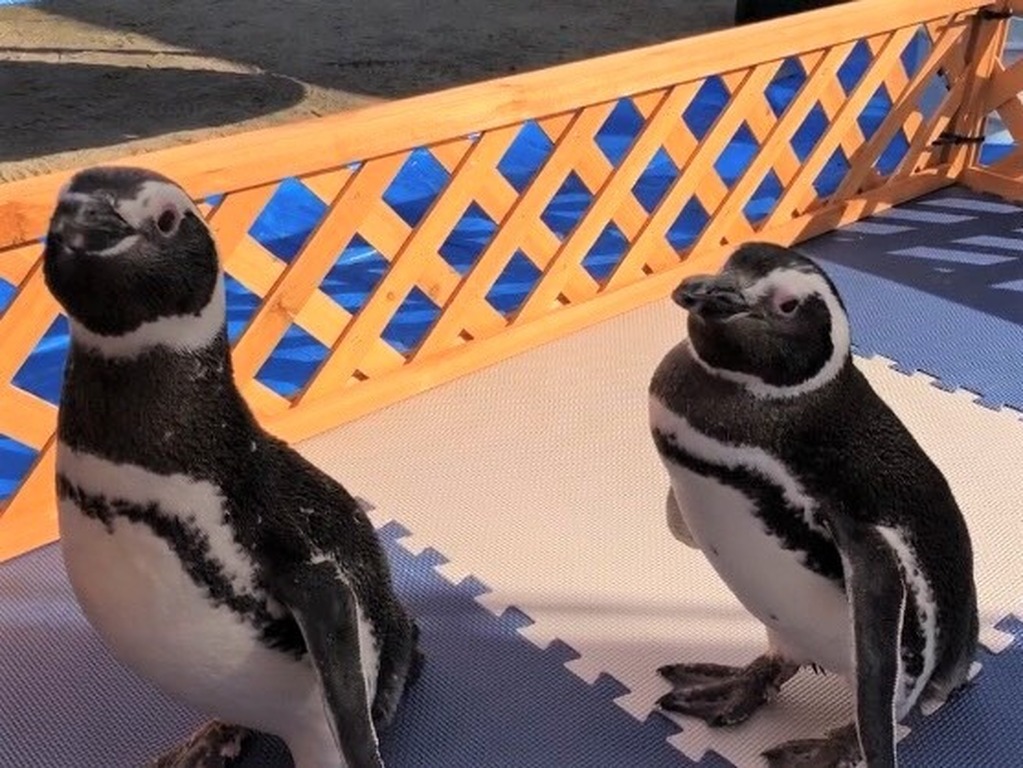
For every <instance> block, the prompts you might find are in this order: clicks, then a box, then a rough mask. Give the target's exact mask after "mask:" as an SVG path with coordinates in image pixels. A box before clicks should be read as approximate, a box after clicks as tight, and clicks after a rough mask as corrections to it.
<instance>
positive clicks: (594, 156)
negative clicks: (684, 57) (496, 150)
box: [552, 91, 681, 301]
mask: <svg viewBox="0 0 1023 768" xmlns="http://www.w3.org/2000/svg"><path fill="white" fill-rule="evenodd" d="M665 93H667V91H652V92H648V93H642V94H639V95H637V96H632V97H631V101H632V104H633V106H635V108H636V111H637V112H639V114H640V115H641V116H642V117H643V119H644V120H648V119H649V118H650V116H651V114H652V113H653V111H654V110H655V109H656V108H657V107H658V105H659V104H660V103H661V101H662V99H663V97H664V94H665ZM676 117H677V118H679V120H681V110H680V111H679V114H678V115H676ZM575 171H576V175H578V176H579V179H580V180H581V181H582V182H583V184H585V185H586V187H587V188H588V189H590V190H595V189H599V188H600V187H601V186H602V185H603V183H604V181H605V180H606V179H607V178H608V177H609V176H610V175H611V173H612V172H613V171H614V168H613V166H612V165H611V161H610V160H608V159H607V157H606V156H605V155H604V153H603V152H602V151H601V150H600V148H599V147H598V146H597V145H596V143H595V142H594V143H592V144H591V145H590V146H589V147H588V148H587V150H586V152H585V153H584V154H583V155H582V156H581V157H580V158H579V164H578V165H577V166H576V168H575ZM649 218H650V214H649V213H648V212H647V210H646V209H645V208H644V207H643V206H642V205H641V204H640V202H639V200H637V199H636V196H635V194H633V193H632V192H631V191H630V193H629V194H627V195H625V198H624V199H623V200H622V202H621V205H620V206H619V208H618V210H616V211H615V212H614V214H613V216H612V221H613V222H614V224H615V226H617V227H618V229H619V230H621V233H622V234H623V235H625V238H626V239H627V240H629V241H630V242H631V241H632V240H634V239H635V238H636V237H637V236H638V235H639V233H640V231H642V229H643V225H644V224H646V221H647V219H649ZM658 245H659V247H658V249H657V251H658V252H657V253H656V254H651V256H652V257H658V258H659V259H660V260H661V261H670V260H671V259H673V258H674V253H673V252H672V250H671V248H670V247H669V246H668V244H667V243H666V242H664V243H659V244H658ZM558 247H560V242H559V243H558ZM557 250H558V248H555V249H554V250H553V251H552V253H553V252H556V251H557ZM573 277H574V275H573ZM571 284H572V278H570V281H569V286H571ZM564 294H565V296H566V297H567V298H569V299H570V300H573V301H574V300H575V299H574V297H573V296H572V294H571V293H570V292H569V290H568V288H566V289H565V290H564Z"/></svg>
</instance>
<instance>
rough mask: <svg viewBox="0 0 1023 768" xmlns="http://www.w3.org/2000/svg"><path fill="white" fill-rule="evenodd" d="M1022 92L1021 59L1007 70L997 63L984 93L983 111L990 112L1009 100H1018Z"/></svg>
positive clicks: (1022, 66) (1003, 65)
mask: <svg viewBox="0 0 1023 768" xmlns="http://www.w3.org/2000/svg"><path fill="white" fill-rule="evenodd" d="M1020 91H1023V59H1020V60H1019V61H1017V62H1015V63H1014V64H1013V65H1012V66H1010V67H1009V68H1008V69H1006V68H1005V64H1003V63H1002V62H998V64H997V65H996V68H995V71H994V72H993V73H992V76H991V79H990V81H989V82H988V85H987V87H986V89H985V92H984V110H985V111H986V112H992V111H994V110H995V109H997V108H998V107H1000V106H1002V105H1003V104H1004V103H1005V102H1007V101H1009V99H1018V98H1019V94H1020Z"/></svg>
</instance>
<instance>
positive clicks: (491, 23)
mask: <svg viewBox="0 0 1023 768" xmlns="http://www.w3.org/2000/svg"><path fill="white" fill-rule="evenodd" d="M733 9H734V0H619V2H616V3H607V2H597V0H372V1H371V2H366V0H274V2H270V1H269V0H162V1H161V2H152V1H151V0H141V1H135V2H130V3H127V2H124V0H89V2H82V0H37V1H36V2H29V3H28V4H16V5H3V4H0V181H2V180H11V179H14V178H20V177H23V176H26V175H32V174H37V173H41V172H44V171H46V170H52V169H57V168H67V167H73V166H77V165H82V164H89V163H93V162H102V161H103V160H106V159H110V158H112V157H118V156H123V155H125V154H129V153H134V152H138V151H141V150H145V149H152V148H156V147H161V146H167V145H172V144H178V143H183V142H190V141H194V140H196V139H198V138H202V137H206V136H212V135H222V134H225V133H230V132H235V131H240V130H245V129H249V128H253V127H256V126H264V125H269V124H273V123H279V122H282V121H288V120H294V119H296V118H302V117H309V116H312V115H323V114H328V113H331V112H337V111H339V110H343V109H347V108H351V107H353V106H357V105H361V104H365V103H367V102H370V101H373V100H378V99H394V98H399V97H402V96H407V95H412V94H416V93H422V92H426V91H432V90H437V89H440V88H444V87H448V86H453V85H461V84H464V83H469V82H474V81H478V80H483V79H487V78H491V77H496V76H500V75H504V74H509V73H512V72H517V71H523V70H531V69H537V68H540V67H544V66H549V65H552V64H556V63H559V62H563V61H570V60H577V59H582V58H587V57H590V56H596V55H599V54H602V53H610V52H613V51H619V50H624V49H628V48H632V47H636V46H640V45H647V44H651V43H656V42H661V41H665V40H671V39H674V38H678V37H684V36H688V35H691V34H696V33H698V32H702V31H706V30H710V29H717V28H721V27H726V26H730V25H731V23H732V14H733Z"/></svg>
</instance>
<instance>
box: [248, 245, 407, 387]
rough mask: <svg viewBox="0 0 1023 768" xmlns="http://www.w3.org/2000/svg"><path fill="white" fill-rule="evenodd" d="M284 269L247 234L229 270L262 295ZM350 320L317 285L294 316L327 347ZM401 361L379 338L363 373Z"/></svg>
mask: <svg viewBox="0 0 1023 768" xmlns="http://www.w3.org/2000/svg"><path fill="white" fill-rule="evenodd" d="M284 268H285V265H284V263H283V262H281V261H280V260H279V259H277V258H276V257H274V256H273V255H272V254H271V253H270V252H269V251H267V250H266V249H265V248H263V247H262V246H261V245H260V244H259V243H257V242H256V241H255V240H253V239H252V238H251V237H247V238H246V239H245V240H243V241H242V242H241V243H240V244H239V245H238V247H237V249H236V251H235V257H234V260H233V262H232V265H231V272H232V276H233V277H234V278H235V279H236V280H237V281H238V282H239V283H241V284H242V285H243V286H244V287H245V288H247V289H248V290H250V291H252V292H253V293H255V294H256V295H258V296H265V295H266V294H268V293H269V292H270V291H271V290H272V289H273V286H274V284H275V283H276V282H277V281H278V280H279V279H280V276H281V275H282V274H283V273H284ZM351 319H352V316H351V314H350V313H348V312H346V311H345V310H344V309H343V308H341V307H340V306H338V305H337V304H336V303H335V302H334V300H333V299H331V298H330V296H328V295H327V294H326V293H324V291H323V289H322V288H317V289H316V290H315V291H313V293H312V295H311V296H310V297H309V300H308V301H307V302H306V303H305V305H304V306H303V307H302V310H301V311H300V312H299V313H298V314H297V315H295V324H296V325H298V326H301V327H302V328H303V329H304V330H305V331H307V332H308V333H309V334H310V335H311V336H312V337H313V338H314V339H316V340H317V341H318V342H320V343H321V344H322V345H323V346H325V347H327V348H328V349H329V348H330V347H331V346H332V345H333V344H334V342H336V341H337V339H338V337H339V336H340V335H341V331H342V330H343V329H344V327H345V325H347V324H348V322H349V321H350V320H351ZM404 362H405V358H404V356H403V355H401V354H400V353H399V352H398V351H397V350H396V349H394V347H392V346H391V345H390V344H388V343H387V342H385V341H383V340H382V339H380V340H378V341H377V343H376V344H374V345H373V349H372V350H370V351H369V352H368V353H367V355H366V360H364V361H363V367H364V372H365V373H366V374H367V375H368V376H372V375H374V374H375V373H377V372H382V371H385V370H387V371H389V370H391V369H393V368H396V367H397V366H399V365H401V364H402V363H404Z"/></svg>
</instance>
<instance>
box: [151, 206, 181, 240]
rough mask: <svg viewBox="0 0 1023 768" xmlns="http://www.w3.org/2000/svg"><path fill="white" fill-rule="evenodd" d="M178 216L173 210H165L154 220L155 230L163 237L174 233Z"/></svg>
mask: <svg viewBox="0 0 1023 768" xmlns="http://www.w3.org/2000/svg"><path fill="white" fill-rule="evenodd" d="M177 223H178V215H177V213H175V212H174V209H172V208H167V209H166V210H165V211H164V212H163V213H161V214H160V216H159V217H158V218H157V219H156V228H157V229H159V230H160V232H162V233H163V234H165V235H169V234H171V233H172V232H173V231H174V227H175V226H177Z"/></svg>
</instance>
